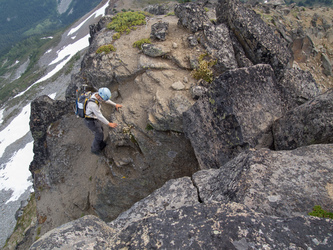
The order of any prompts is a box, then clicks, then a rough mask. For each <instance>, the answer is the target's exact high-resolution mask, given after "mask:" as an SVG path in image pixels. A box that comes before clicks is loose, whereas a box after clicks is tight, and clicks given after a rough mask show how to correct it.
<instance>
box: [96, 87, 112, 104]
mask: <svg viewBox="0 0 333 250" xmlns="http://www.w3.org/2000/svg"><path fill="white" fill-rule="evenodd" d="M98 94H99V96H100V97H102V98H103V100H104V101H107V100H109V99H110V98H111V91H110V90H109V89H108V88H100V89H99V90H98Z"/></svg>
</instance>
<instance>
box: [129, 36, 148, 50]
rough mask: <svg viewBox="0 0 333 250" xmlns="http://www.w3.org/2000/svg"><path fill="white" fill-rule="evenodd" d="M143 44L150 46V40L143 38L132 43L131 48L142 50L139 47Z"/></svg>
mask: <svg viewBox="0 0 333 250" xmlns="http://www.w3.org/2000/svg"><path fill="white" fill-rule="evenodd" d="M145 43H149V44H151V41H150V39H149V38H143V39H141V40H139V41H136V42H134V43H133V48H138V49H140V50H142V47H141V46H142V44H145Z"/></svg>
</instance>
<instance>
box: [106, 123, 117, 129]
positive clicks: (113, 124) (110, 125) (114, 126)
mask: <svg viewBox="0 0 333 250" xmlns="http://www.w3.org/2000/svg"><path fill="white" fill-rule="evenodd" d="M108 125H109V127H110V128H116V127H117V126H118V124H117V123H112V122H109V124H108Z"/></svg>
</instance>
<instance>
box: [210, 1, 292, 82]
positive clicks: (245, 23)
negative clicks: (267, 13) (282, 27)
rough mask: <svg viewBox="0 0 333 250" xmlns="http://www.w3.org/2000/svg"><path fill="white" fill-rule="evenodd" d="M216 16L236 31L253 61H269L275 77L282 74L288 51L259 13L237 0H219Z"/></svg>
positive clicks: (289, 59)
mask: <svg viewBox="0 0 333 250" xmlns="http://www.w3.org/2000/svg"><path fill="white" fill-rule="evenodd" d="M216 16H217V22H218V23H226V24H227V25H228V26H229V28H230V29H231V30H232V32H233V33H234V34H235V35H236V37H237V39H238V41H239V42H240V44H241V45H242V46H243V48H244V50H245V53H246V55H247V56H248V58H249V59H250V60H251V61H252V62H253V64H261V63H263V64H270V65H271V66H272V68H273V70H274V72H275V75H276V77H277V78H278V79H280V78H281V77H282V76H283V74H284V71H285V69H286V68H288V67H289V64H290V62H291V53H290V51H289V49H288V48H287V47H286V46H285V44H284V43H283V42H282V41H281V39H280V38H278V37H277V36H276V35H275V34H274V32H273V30H272V29H271V28H270V27H269V26H268V25H267V24H266V23H265V22H264V21H263V20H262V19H261V18H260V16H259V15H257V14H256V13H255V12H254V11H253V10H252V9H250V8H247V7H246V6H245V5H243V4H242V3H240V2H239V1H238V0H219V4H218V6H217V9H216Z"/></svg>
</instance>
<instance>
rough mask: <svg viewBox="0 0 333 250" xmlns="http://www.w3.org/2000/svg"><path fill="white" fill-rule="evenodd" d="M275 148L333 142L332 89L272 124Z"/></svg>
mask: <svg viewBox="0 0 333 250" xmlns="http://www.w3.org/2000/svg"><path fill="white" fill-rule="evenodd" d="M273 135H274V145H275V148H276V149H277V150H286V149H295V148H298V147H301V146H306V145H311V144H319V143H324V144H325V143H332V142H333V90H329V91H328V92H326V93H325V94H322V95H320V96H317V97H316V98H314V99H313V100H311V101H309V102H306V103H304V104H303V105H301V106H299V107H297V108H295V109H293V110H291V111H290V112H288V113H287V114H286V115H285V116H283V117H282V118H281V119H279V120H277V121H276V122H275V123H274V126H273Z"/></svg>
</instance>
